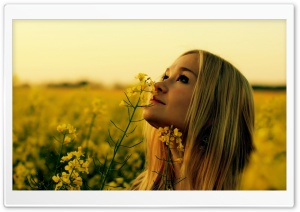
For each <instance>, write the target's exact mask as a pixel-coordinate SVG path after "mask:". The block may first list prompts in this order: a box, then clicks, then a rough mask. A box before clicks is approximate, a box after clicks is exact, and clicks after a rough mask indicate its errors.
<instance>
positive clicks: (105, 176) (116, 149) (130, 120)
mask: <svg viewBox="0 0 300 212" xmlns="http://www.w3.org/2000/svg"><path fill="white" fill-rule="evenodd" d="M139 102H140V98H139V99H138V101H137V104H136V105H135V106H134V107H133V112H132V114H131V116H130V119H129V121H128V124H127V126H126V129H125V130H124V131H123V135H122V137H121V139H120V141H118V142H117V143H116V146H115V148H114V154H113V157H112V159H111V161H110V164H109V166H108V169H107V170H106V173H105V174H104V179H103V181H102V185H101V187H100V190H103V188H104V186H105V182H106V180H107V176H108V173H109V172H110V170H111V167H112V164H113V162H114V159H115V157H116V155H117V151H118V149H119V147H120V145H121V144H122V141H123V139H124V138H125V136H126V134H127V131H128V129H129V126H130V124H131V122H132V119H133V117H134V114H135V112H136V109H137V108H138V104H139Z"/></svg>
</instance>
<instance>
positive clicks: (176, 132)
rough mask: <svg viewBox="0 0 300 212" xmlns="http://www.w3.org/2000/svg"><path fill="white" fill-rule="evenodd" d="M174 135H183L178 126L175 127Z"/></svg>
mask: <svg viewBox="0 0 300 212" xmlns="http://www.w3.org/2000/svg"><path fill="white" fill-rule="evenodd" d="M174 135H175V136H176V137H181V136H182V133H181V132H179V130H178V129H177V128H175V129H174Z"/></svg>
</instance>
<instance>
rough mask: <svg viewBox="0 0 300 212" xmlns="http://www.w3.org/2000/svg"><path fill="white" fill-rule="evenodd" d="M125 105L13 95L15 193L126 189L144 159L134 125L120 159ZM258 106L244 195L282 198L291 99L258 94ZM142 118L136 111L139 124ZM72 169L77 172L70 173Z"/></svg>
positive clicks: (51, 91) (54, 92) (117, 96)
mask: <svg viewBox="0 0 300 212" xmlns="http://www.w3.org/2000/svg"><path fill="white" fill-rule="evenodd" d="M124 98H125V99H126V97H125V95H124V91H123V90H101V89H93V88H89V87H81V88H45V87H44V88H43V87H14V89H13V132H12V133H13V143H12V145H13V189H15V190H28V189H30V190H33V189H34V190H53V189H56V188H59V189H81V190H99V189H106V190H107V189H108V190H113V189H126V188H128V187H129V185H130V182H131V181H132V180H133V179H134V178H135V177H136V176H137V175H138V174H139V173H140V172H141V171H142V169H143V166H144V163H145V156H144V142H142V127H143V123H142V122H134V123H132V125H131V126H130V128H129V129H128V131H127V133H126V135H125V137H124V141H123V143H122V145H121V146H120V147H119V151H118V153H117V154H114V151H115V149H114V148H115V143H117V141H118V139H119V137H120V136H122V130H124V127H126V123H127V122H128V116H127V114H128V111H127V109H126V108H125V107H120V106H119V105H120V102H121V100H124ZM255 103H256V132H255V146H256V152H255V153H254V154H253V155H252V158H251V163H250V165H249V167H248V168H247V170H246V171H245V173H244V178H243V182H242V189H244V190H284V189H286V93H285V91H272V92H270V91H255ZM140 113H141V111H139V109H138V111H137V112H136V115H135V120H138V119H139V115H140ZM137 144H138V145H137ZM74 157H75V158H76V159H77V160H76V161H77V162H76V161H75V159H74V160H73V158H74ZM112 157H114V161H115V162H114V163H113V164H111V166H110V167H109V168H110V174H109V175H107V176H106V179H105V180H106V183H105V186H104V187H103V186H101V185H100V182H101V181H103V176H104V175H103V173H104V172H105V171H106V170H107V169H108V166H109V163H108V162H109V161H110V160H111V159H112ZM70 167H76V169H75V168H74V169H72V171H70V169H71V168H70ZM66 170H69V174H70V175H71V176H72V177H71V179H72V182H68V184H69V187H63V186H62V182H60V180H61V179H62V180H63V179H64V175H67V171H66ZM73 170H74V171H73ZM68 179H70V178H69V177H68Z"/></svg>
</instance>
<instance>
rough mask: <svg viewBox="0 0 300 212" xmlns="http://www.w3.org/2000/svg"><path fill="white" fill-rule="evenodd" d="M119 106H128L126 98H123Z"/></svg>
mask: <svg viewBox="0 0 300 212" xmlns="http://www.w3.org/2000/svg"><path fill="white" fill-rule="evenodd" d="M119 106H120V107H123V106H127V103H126V102H125V101H124V100H122V101H121V102H120V104H119Z"/></svg>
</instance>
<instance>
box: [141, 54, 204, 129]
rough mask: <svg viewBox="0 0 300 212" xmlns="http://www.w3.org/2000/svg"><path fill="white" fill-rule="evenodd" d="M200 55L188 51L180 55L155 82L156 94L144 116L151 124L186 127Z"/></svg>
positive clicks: (155, 125)
mask: <svg viewBox="0 0 300 212" xmlns="http://www.w3.org/2000/svg"><path fill="white" fill-rule="evenodd" d="M198 57H199V56H198V55H197V54H187V55H184V56H181V57H179V58H178V59H177V60H175V62H174V63H173V64H172V65H171V66H170V67H169V68H167V70H166V72H165V74H164V76H163V78H162V81H160V82H157V83H156V84H155V89H156V91H157V94H156V95H154V96H153V97H152V98H151V100H150V103H151V104H152V106H151V107H147V108H145V110H144V113H143V116H144V118H145V120H146V121H147V122H148V123H149V124H151V125H152V126H154V127H156V128H158V127H165V126H170V125H173V126H174V127H177V128H179V129H181V130H182V129H183V128H184V121H185V117H186V113H187V110H188V107H189V104H190V101H191V97H192V94H193V90H194V87H195V84H196V81H197V76H198V68H199V62H198Z"/></svg>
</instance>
